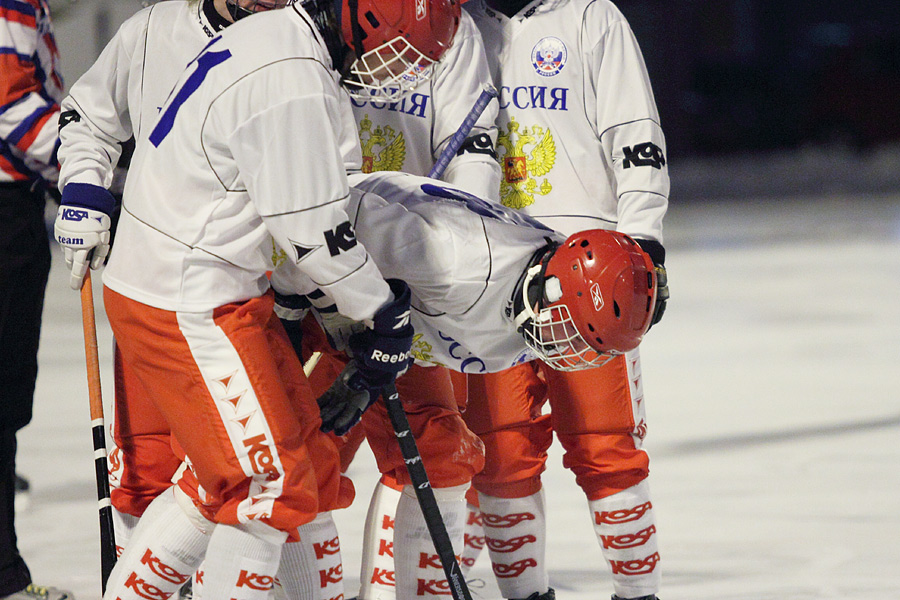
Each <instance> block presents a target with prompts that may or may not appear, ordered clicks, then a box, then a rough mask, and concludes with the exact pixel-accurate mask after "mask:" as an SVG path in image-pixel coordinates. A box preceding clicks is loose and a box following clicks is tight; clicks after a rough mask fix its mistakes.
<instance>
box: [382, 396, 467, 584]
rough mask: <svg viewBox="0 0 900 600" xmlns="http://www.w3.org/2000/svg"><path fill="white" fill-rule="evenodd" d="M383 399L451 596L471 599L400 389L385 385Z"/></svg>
mask: <svg viewBox="0 0 900 600" xmlns="http://www.w3.org/2000/svg"><path fill="white" fill-rule="evenodd" d="M381 396H382V397H383V398H384V403H385V404H386V405H387V412H388V416H389V417H390V419H391V425H393V427H394V435H396V436H397V442H398V443H399V444H400V453H401V454H403V461H404V462H405V463H406V470H407V471H408V472H409V478H410V479H411V480H412V485H413V488H414V489H415V490H416V498H417V499H418V500H419V506H420V507H421V508H422V514H423V515H424V516H425V524H426V525H427V526H428V533H429V534H431V541H432V542H434V549H435V550H436V551H437V553H438V556H439V557H440V559H441V565H442V566H443V567H444V574H445V575H446V576H447V582H448V583H449V584H450V594H451V595H452V596H453V600H472V595H471V594H470V593H469V586H468V585H467V584H466V579H465V577H463V574H462V571H460V570H459V562H457V560H456V555H455V554H453V544H452V542H451V541H450V536H449V535H448V534H447V528H446V526H444V519H443V517H441V511H440V509H438V505H437V500H435V498H434V490H432V489H431V482H429V481H428V473H426V472H425V465H423V464H422V457H421V455H420V454H419V448H418V447H417V446H416V440H415V438H414V437H413V434H412V431H411V430H410V427H409V420H408V419H407V418H406V411H405V410H404V409H403V404H402V403H401V402H400V396H399V395H398V394H397V387H396V386H395V385H394V384H393V383H391V384H390V385H388V386H385V387H384V388H383V389H382V390H381Z"/></svg>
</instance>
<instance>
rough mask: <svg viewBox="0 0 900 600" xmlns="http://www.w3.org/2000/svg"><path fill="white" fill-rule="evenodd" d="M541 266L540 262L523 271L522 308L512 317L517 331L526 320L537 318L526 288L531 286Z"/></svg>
mask: <svg viewBox="0 0 900 600" xmlns="http://www.w3.org/2000/svg"><path fill="white" fill-rule="evenodd" d="M542 268H543V267H541V264H540V263H538V264H536V265H534V266H532V267H529V269H528V270H527V271H525V279H524V280H523V281H522V288H521V294H522V310H520V311H519V312H518V313H517V314H516V316H515V317H513V325H515V327H516V330H517V331H518V329H519V328H520V327H522V325H524V324H525V323H526V322H527V321H529V320H531V319H536V318H537V313H535V312H534V309H533V308H532V307H531V300H530V299H529V298H528V288H529V287H531V281H532V280H533V279H534V278H535V277H536V276H537V275H538V274H539V273H540V272H541V270H542Z"/></svg>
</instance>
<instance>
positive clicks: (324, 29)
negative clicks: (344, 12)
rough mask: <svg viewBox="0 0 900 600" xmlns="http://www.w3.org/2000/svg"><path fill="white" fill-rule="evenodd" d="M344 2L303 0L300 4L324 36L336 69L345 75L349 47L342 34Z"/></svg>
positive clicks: (323, 38) (338, 0)
mask: <svg viewBox="0 0 900 600" xmlns="http://www.w3.org/2000/svg"><path fill="white" fill-rule="evenodd" d="M342 4H343V2H342V0H303V1H302V2H300V6H302V7H303V10H305V11H306V12H307V13H308V14H309V16H310V17H311V18H312V20H313V24H314V25H315V26H316V29H317V30H318V32H319V35H321V36H322V40H324V42H325V47H326V48H327V49H328V55H329V56H330V57H331V64H332V66H333V67H334V70H335V71H338V72H339V73H341V74H342V75H343V73H344V62H345V61H344V58H345V57H346V55H347V53H348V51H349V47H348V46H347V45H346V44H345V43H344V37H343V35H342V34H341V5H342Z"/></svg>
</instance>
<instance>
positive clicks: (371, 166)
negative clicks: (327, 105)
mask: <svg viewBox="0 0 900 600" xmlns="http://www.w3.org/2000/svg"><path fill="white" fill-rule="evenodd" d="M359 144H360V146H361V147H362V155H363V164H362V170H363V173H373V172H375V171H402V170H403V161H404V160H405V159H406V139H405V138H404V137H403V132H396V131H394V128H393V127H391V126H390V125H385V126H384V127H375V128H374V129H373V128H372V120H371V119H370V118H369V115H364V116H363V118H362V120H361V121H360V122H359Z"/></svg>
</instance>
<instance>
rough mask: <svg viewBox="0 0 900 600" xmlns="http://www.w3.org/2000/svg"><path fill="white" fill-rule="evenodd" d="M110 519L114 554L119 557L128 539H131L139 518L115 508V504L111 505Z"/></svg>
mask: <svg viewBox="0 0 900 600" xmlns="http://www.w3.org/2000/svg"><path fill="white" fill-rule="evenodd" d="M112 519H113V531H114V532H115V535H116V556H117V557H119V558H121V556H122V551H123V550H124V549H125V546H126V545H128V540H130V539H131V535H132V534H133V533H134V530H135V528H136V527H137V524H138V520H139V519H138V517H135V516H134V515H129V514H128V513H123V512H120V511H118V510H116V507H115V506H113V507H112Z"/></svg>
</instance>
